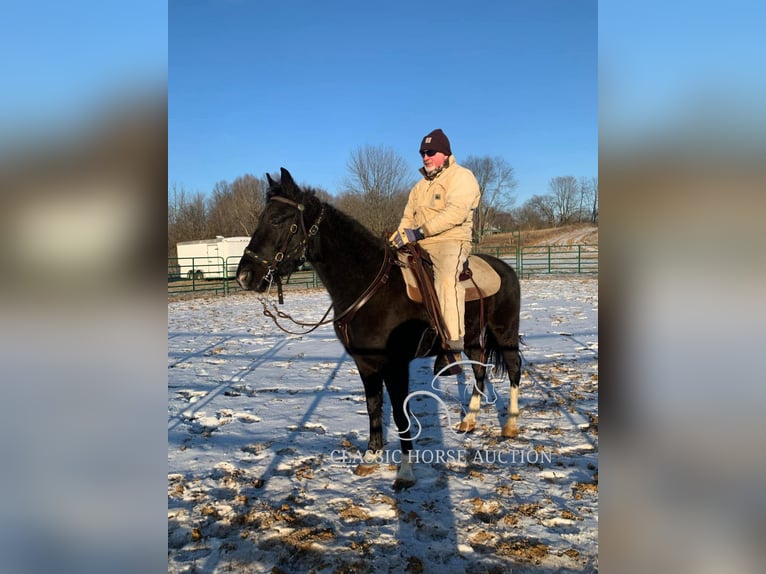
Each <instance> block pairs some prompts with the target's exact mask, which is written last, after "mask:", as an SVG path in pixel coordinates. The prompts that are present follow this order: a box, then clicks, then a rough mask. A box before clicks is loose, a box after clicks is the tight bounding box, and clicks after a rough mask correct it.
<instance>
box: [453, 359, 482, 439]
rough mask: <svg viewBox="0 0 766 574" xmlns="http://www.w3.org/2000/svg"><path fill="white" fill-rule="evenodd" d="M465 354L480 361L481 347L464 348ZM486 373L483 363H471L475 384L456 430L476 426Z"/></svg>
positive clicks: (464, 430)
mask: <svg viewBox="0 0 766 574" xmlns="http://www.w3.org/2000/svg"><path fill="white" fill-rule="evenodd" d="M466 355H468V358H469V359H471V360H472V361H481V355H482V353H481V349H472V348H467V349H466ZM486 374H487V369H486V367H484V365H477V364H474V365H473V375H474V377H475V378H476V385H474V387H473V391H472V392H471V400H470V401H469V403H468V412H467V413H466V415H465V416H464V417H463V420H462V421H460V425H458V427H457V430H458V431H459V432H471V431H473V430H474V429H475V428H476V416H477V415H478V414H479V408H480V407H481V396H482V393H484V379H485V377H486Z"/></svg>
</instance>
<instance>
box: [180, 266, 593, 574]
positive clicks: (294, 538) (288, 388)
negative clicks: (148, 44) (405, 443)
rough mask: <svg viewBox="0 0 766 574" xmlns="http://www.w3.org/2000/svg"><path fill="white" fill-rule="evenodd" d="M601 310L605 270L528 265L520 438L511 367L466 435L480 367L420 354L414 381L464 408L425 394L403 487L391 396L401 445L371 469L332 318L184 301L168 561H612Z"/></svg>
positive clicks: (425, 565)
mask: <svg viewBox="0 0 766 574" xmlns="http://www.w3.org/2000/svg"><path fill="white" fill-rule="evenodd" d="M328 304H329V298H328V296H327V294H326V293H325V292H324V291H302V292H294V291H290V292H288V293H287V294H286V301H285V305H284V306H283V308H282V310H284V311H285V312H288V313H290V314H292V315H293V316H294V317H296V318H300V319H301V320H305V321H309V320H318V319H319V318H320V317H321V316H322V314H323V313H324V311H325V309H326V308H327V306H328ZM597 325H598V284H597V281H596V280H595V279H581V278H578V279H532V280H524V281H522V315H521V331H522V334H523V336H524V341H525V346H524V347H523V354H524V358H525V368H524V371H523V374H522V379H521V393H520V401H519V406H520V409H521V414H520V417H519V427H520V431H521V432H520V434H519V436H518V437H517V438H515V439H511V440H506V439H503V438H502V437H500V425H501V423H502V421H504V420H505V409H506V407H507V404H508V397H509V383H508V381H507V379H506V380H505V381H504V382H503V383H502V384H498V385H497V387H496V388H493V387H492V386H490V389H489V398H490V399H491V403H492V404H485V405H483V406H482V412H481V416H480V418H479V421H478V426H477V429H476V431H475V432H474V433H472V434H470V435H462V434H457V433H455V432H453V430H452V428H451V427H454V426H455V424H456V423H457V422H458V420H459V415H460V409H461V404H462V405H466V406H467V397H468V391H469V387H470V383H471V382H472V381H473V377H472V375H471V374H468V375H466V376H461V377H459V378H455V377H446V378H445V377H442V378H440V379H439V380H437V381H433V377H432V373H431V368H432V364H433V359H418V360H416V361H413V363H412V364H411V369H410V373H411V383H410V390H411V391H417V390H424V391H426V390H427V391H431V392H434V393H436V394H438V395H439V396H441V397H442V400H443V401H444V405H446V409H445V406H443V405H441V404H440V403H439V402H437V401H435V400H433V399H431V398H429V397H427V396H425V395H419V396H417V397H415V398H414V399H413V400H412V402H411V403H410V405H411V408H412V411H413V414H414V415H415V416H416V417H417V419H418V420H419V422H420V423H421V424H422V434H421V435H420V437H419V438H418V439H417V441H416V445H417V448H418V451H419V453H420V456H421V459H422V461H423V462H420V463H419V464H417V465H416V467H415V473H416V477H417V479H418V482H417V484H416V485H415V486H414V487H412V488H410V489H408V490H404V491H401V492H395V491H394V490H393V489H392V488H391V484H392V482H393V478H394V474H395V468H396V467H395V465H394V464H393V461H394V460H397V456H398V448H399V442H398V438H397V435H396V430H395V428H394V426H393V421H392V419H391V415H390V408H388V405H386V411H385V416H386V417H387V419H386V420H387V424H388V426H387V432H386V434H387V440H388V443H387V445H386V448H387V451H386V453H387V455H386V456H387V457H389V460H384V461H382V464H380V466H379V468H378V469H377V470H376V472H374V473H373V474H370V475H368V476H357V475H356V474H354V472H353V471H354V468H355V463H356V462H357V461H356V460H354V459H355V457H356V456H357V454H358V451H359V449H362V450H363V449H364V448H365V447H366V444H367V438H368V419H367V414H366V410H365V403H364V393H363V390H362V384H361V381H360V379H359V377H358V374H357V371H356V368H355V366H354V364H353V361H351V359H350V357H349V356H348V355H346V354H345V352H344V350H343V348H342V346H341V345H340V343H339V342H338V341H337V340H336V338H335V336H334V333H333V331H332V328H331V327H330V326H324V327H322V328H319V329H317V330H316V331H314V332H312V333H310V334H307V335H286V334H284V333H283V332H281V331H280V330H278V329H277V328H276V327H275V326H274V324H273V323H272V322H271V320H270V319H268V318H267V317H264V316H263V315H262V307H261V304H260V302H259V301H258V299H257V296H255V295H253V294H252V293H239V294H236V295H231V296H228V297H220V298H216V299H204V300H203V299H194V300H185V301H174V302H169V303H168V366H169V368H168V466H169V468H168V571H169V572H172V573H182V572H184V573H186V572H188V573H191V572H206V573H207V572H211V573H212V572H230V571H235V572H317V573H320V572H321V573H325V572H327V573H330V572H333V573H334V572H370V573H388V572H412V573H418V572H426V573H427V572H440V573H448V572H461V573H462V572H469V573H471V572H476V573H478V572H482V573H483V572H508V571H510V570H511V569H513V571H514V572H524V571H527V570H529V571H534V572H540V571H558V572H592V571H596V570H597V569H598V558H597V533H598V326H597ZM432 382H433V383H434V384H435V387H436V391H434V390H433V389H432V387H431V385H432ZM493 391H495V393H493ZM495 399H496V400H495Z"/></svg>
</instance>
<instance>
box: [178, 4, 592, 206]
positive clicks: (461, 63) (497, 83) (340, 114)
mask: <svg viewBox="0 0 766 574" xmlns="http://www.w3.org/2000/svg"><path fill="white" fill-rule="evenodd" d="M168 16H169V28H168V29H169V36H168V38H169V40H168V47H169V58H168V70H169V71H168V73H169V96H168V97H169V105H168V109H169V112H168V113H169V142H168V183H169V185H173V184H175V185H177V186H182V187H183V188H184V189H186V190H187V191H189V192H204V193H208V192H210V191H211V190H212V188H213V186H214V185H215V184H216V183H217V182H218V181H221V180H226V181H232V180H233V179H235V178H236V177H238V176H240V175H243V174H245V173H252V174H254V175H256V176H263V175H264V173H266V172H276V171H278V170H279V168H280V167H286V168H287V169H289V170H290V171H291V172H292V174H293V176H294V177H295V178H296V180H297V181H299V182H302V183H305V184H309V185H312V186H317V187H322V188H324V189H326V190H327V191H329V192H330V193H333V194H335V193H338V192H340V191H341V190H342V182H343V180H344V178H346V177H347V176H348V170H347V168H346V163H347V161H348V159H349V157H350V155H351V153H352V152H353V151H354V150H355V149H357V148H359V147H361V146H365V145H370V146H383V147H388V148H392V149H393V150H395V151H396V152H398V153H399V154H401V155H402V157H404V159H405V160H406V161H407V162H409V163H410V165H411V168H412V175H413V177H415V176H416V175H417V174H416V170H417V168H418V167H419V166H420V165H421V164H420V159H419V157H418V155H417V149H418V145H419V143H420V139H421V138H422V136H424V135H425V134H426V133H428V132H429V131H431V130H432V129H434V128H437V127H439V128H442V129H443V130H444V131H445V133H446V134H447V135H448V137H449V138H450V140H451V142H452V149H453V152H454V154H455V155H456V157H457V159H458V161H460V160H461V159H462V158H465V157H466V156H468V155H478V156H500V157H502V158H504V159H505V160H506V161H507V162H508V163H509V164H510V165H511V166H513V167H514V169H515V171H516V179H517V180H518V184H519V185H518V188H517V190H516V195H517V205H520V204H521V203H522V202H523V201H524V200H526V199H528V198H529V197H531V196H532V195H534V194H541V193H547V192H548V191H549V190H548V182H549V181H550V179H551V178H554V177H557V176H566V175H572V176H575V177H578V178H579V177H581V176H584V177H595V176H597V174H598V157H597V151H598V141H597V137H598V129H597V119H598V113H597V105H598V101H597V94H598V86H597V79H598V78H597V34H598V31H597V2H595V1H580V0H578V1H572V0H561V1H544V2H537V1H531V0H530V1H524V2H519V1H512V2H511V1H490V2H476V3H469V2H456V1H452V0H448V1H441V2H438V3H418V2H411V1H409V0H408V1H391V2H387V3H385V4H379V3H366V2H358V1H357V2H348V1H333V2H316V1H313V0H305V1H302V0H284V1H280V2H266V1H245V0H226V1H220V0H219V1H213V0H194V1H180V0H171V2H170V3H169V13H168Z"/></svg>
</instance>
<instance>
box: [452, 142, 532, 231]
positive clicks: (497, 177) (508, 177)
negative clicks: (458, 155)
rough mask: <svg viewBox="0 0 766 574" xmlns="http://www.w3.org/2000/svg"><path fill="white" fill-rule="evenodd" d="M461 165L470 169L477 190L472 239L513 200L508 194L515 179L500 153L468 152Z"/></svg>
mask: <svg viewBox="0 0 766 574" xmlns="http://www.w3.org/2000/svg"><path fill="white" fill-rule="evenodd" d="M463 166H464V167H467V168H468V169H470V170H471V171H472V172H473V174H474V176H476V181H478V182H479V189H480V190H481V202H480V204H479V208H478V209H477V210H476V215H475V217H476V221H475V222H474V223H475V225H474V236H475V239H476V241H481V238H482V237H484V235H485V234H486V233H487V232H488V231H489V230H490V229H491V228H492V227H493V226H494V225H495V223H496V221H497V218H498V216H499V214H500V213H502V212H507V211H509V210H510V209H511V207H512V206H513V204H514V203H515V201H516V197H515V196H514V195H513V194H512V192H513V190H514V189H516V186H517V185H518V182H517V181H516V176H515V173H514V169H513V167H512V166H510V165H509V164H508V162H506V161H505V160H504V159H503V158H501V157H488V156H482V157H476V156H468V157H467V158H466V160H465V161H464V162H463Z"/></svg>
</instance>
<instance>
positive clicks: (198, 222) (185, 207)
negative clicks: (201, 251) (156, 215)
mask: <svg viewBox="0 0 766 574" xmlns="http://www.w3.org/2000/svg"><path fill="white" fill-rule="evenodd" d="M206 233H207V205H206V202H205V196H204V195H203V194H202V193H201V192H199V193H196V194H194V195H192V196H191V197H189V196H188V195H187V194H186V190H185V189H184V187H183V186H181V187H180V188H179V187H178V186H177V185H176V184H173V185H172V186H171V189H170V193H169V194H168V255H170V254H171V253H172V252H173V251H174V250H175V246H176V243H178V242H179V241H192V240H195V239H203V238H204V237H205V236H206Z"/></svg>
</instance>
